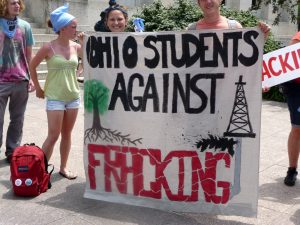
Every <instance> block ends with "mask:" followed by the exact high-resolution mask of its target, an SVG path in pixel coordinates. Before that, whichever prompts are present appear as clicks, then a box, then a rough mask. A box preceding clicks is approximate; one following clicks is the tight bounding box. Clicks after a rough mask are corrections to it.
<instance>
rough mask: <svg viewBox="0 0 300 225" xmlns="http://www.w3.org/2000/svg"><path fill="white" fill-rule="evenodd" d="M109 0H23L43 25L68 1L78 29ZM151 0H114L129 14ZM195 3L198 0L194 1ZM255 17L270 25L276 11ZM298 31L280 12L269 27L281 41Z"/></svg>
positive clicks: (228, 1)
mask: <svg viewBox="0 0 300 225" xmlns="http://www.w3.org/2000/svg"><path fill="white" fill-rule="evenodd" d="M108 1H109V0H68V1H66V0H25V3H26V11H25V14H26V16H28V17H31V18H34V20H35V22H37V23H39V24H40V25H41V26H42V27H45V26H46V21H47V19H48V18H49V13H50V12H51V11H52V10H54V9H55V8H57V7H59V6H61V5H63V4H64V3H65V2H69V4H70V13H71V14H73V15H74V16H75V17H76V18H77V19H78V21H79V24H80V26H79V27H80V29H81V30H84V31H85V30H93V26H94V24H95V23H96V22H97V21H98V20H99V19H100V16H99V14H100V12H101V11H102V10H103V9H105V8H106V7H107V6H108ZM153 1H154V0H117V2H118V3H119V4H122V5H125V6H127V7H128V10H129V12H130V13H133V12H134V11H135V10H136V9H137V8H138V7H140V6H142V5H144V4H149V3H152V2H153ZM161 1H162V2H163V3H164V4H173V3H174V0H161ZM194 1H195V4H197V3H196V2H197V0H194ZM256 1H257V0H223V3H224V4H225V5H226V6H227V7H228V8H234V9H238V10H248V9H249V8H250V7H251V6H252V4H255V2H256ZM256 16H257V17H259V18H260V19H261V20H262V21H264V22H266V23H268V24H272V23H273V21H274V18H275V17H276V15H275V14H273V13H272V6H271V5H269V6H263V7H262V8H261V9H260V10H258V11H257V12H256ZM296 31H297V25H296V24H294V23H291V22H290V21H289V17H288V15H287V14H286V13H285V12H282V16H281V17H280V22H279V25H278V26H272V32H273V34H274V35H275V37H276V38H277V39H278V40H280V41H282V42H283V43H284V44H285V43H286V42H287V41H288V40H289V39H290V38H291V36H292V35H293V34H294V33H295V32H296Z"/></svg>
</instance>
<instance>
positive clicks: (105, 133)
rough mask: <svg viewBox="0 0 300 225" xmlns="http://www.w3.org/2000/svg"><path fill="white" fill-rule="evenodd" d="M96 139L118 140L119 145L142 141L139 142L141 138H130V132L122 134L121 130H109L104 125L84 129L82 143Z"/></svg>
mask: <svg viewBox="0 0 300 225" xmlns="http://www.w3.org/2000/svg"><path fill="white" fill-rule="evenodd" d="M98 139H100V140H103V141H107V142H111V143H113V142H114V141H116V142H120V143H121V145H125V144H133V145H136V144H137V143H140V144H142V142H141V140H142V138H138V139H135V140H132V139H131V138H130V134H126V135H124V134H121V132H119V131H117V130H111V129H108V128H104V127H100V129H99V128H95V127H92V128H89V129H86V130H85V132H84V143H86V141H89V142H96V141H97V140H98Z"/></svg>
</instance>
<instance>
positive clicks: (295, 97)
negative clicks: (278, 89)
mask: <svg viewBox="0 0 300 225" xmlns="http://www.w3.org/2000/svg"><path fill="white" fill-rule="evenodd" d="M283 87H284V89H283V90H284V94H285V96H286V99H287V104H288V107H289V111H290V118H291V124H292V125H293V126H296V127H300V85H299V84H297V83H294V82H287V83H285V84H284V85H283Z"/></svg>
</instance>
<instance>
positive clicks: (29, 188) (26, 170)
mask: <svg viewBox="0 0 300 225" xmlns="http://www.w3.org/2000/svg"><path fill="white" fill-rule="evenodd" d="M53 170H54V167H53V168H52V170H51V171H50V172H48V161H47V158H46V155H45V153H44V152H43V150H42V149H40V148H39V147H38V146H36V145H35V144H33V143H32V144H25V145H23V146H19V147H17V148H15V149H14V151H13V154H12V160H11V163H10V172H11V181H12V185H13V190H14V193H15V194H16V195H20V196H38V195H39V194H41V193H43V192H46V191H47V190H48V189H49V188H51V183H50V176H51V174H52V172H53Z"/></svg>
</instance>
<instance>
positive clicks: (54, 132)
mask: <svg viewBox="0 0 300 225" xmlns="http://www.w3.org/2000/svg"><path fill="white" fill-rule="evenodd" d="M63 117H64V110H47V119H48V136H47V138H46V140H45V141H44V143H43V146H42V149H43V151H44V152H45V154H46V157H47V160H48V161H49V160H50V158H51V156H52V153H53V148H54V145H55V143H56V141H57V139H58V138H59V135H60V132H61V129H62V123H63Z"/></svg>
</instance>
